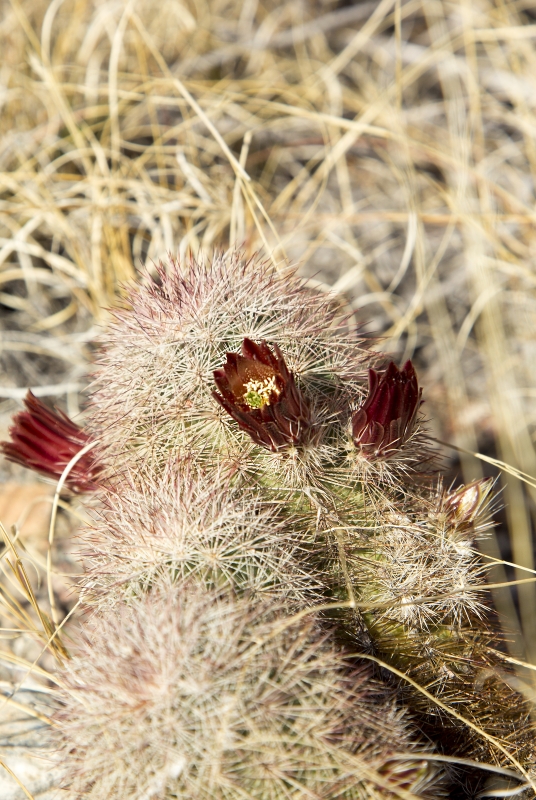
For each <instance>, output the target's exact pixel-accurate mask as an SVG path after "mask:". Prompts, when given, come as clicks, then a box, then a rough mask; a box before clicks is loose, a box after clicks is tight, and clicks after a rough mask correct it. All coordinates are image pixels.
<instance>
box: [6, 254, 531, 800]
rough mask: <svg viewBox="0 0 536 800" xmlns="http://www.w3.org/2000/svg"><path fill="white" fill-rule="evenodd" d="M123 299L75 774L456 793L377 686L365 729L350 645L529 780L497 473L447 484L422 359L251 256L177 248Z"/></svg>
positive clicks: (114, 791)
mask: <svg viewBox="0 0 536 800" xmlns="http://www.w3.org/2000/svg"><path fill="white" fill-rule="evenodd" d="M129 301H130V305H129V308H128V310H121V311H118V312H116V319H115V322H114V323H113V324H112V325H111V326H110V328H109V329H108V330H107V331H106V332H105V333H104V334H103V336H102V339H101V350H100V354H99V356H98V358H97V363H96V366H95V374H94V376H93V377H94V384H93V385H94V389H93V392H92V394H91V396H90V403H89V406H88V410H87V411H88V427H87V431H86V432H85V433H84V436H88V437H93V438H95V439H98V441H99V451H98V459H99V469H100V472H99V491H98V494H97V502H96V503H95V501H93V505H94V511H93V514H94V523H93V525H92V529H91V530H89V531H88V532H87V534H86V547H85V551H86V552H85V555H86V558H87V560H88V571H87V574H86V576H85V578H84V579H83V582H82V596H83V599H84V600H85V602H86V603H87V604H88V605H89V606H91V607H92V608H93V609H94V617H93V618H92V621H91V623H90V624H89V627H88V634H87V638H86V640H85V643H83V644H81V645H80V650H79V655H77V656H76V657H75V659H74V660H73V661H72V662H71V664H70V665H69V666H68V674H69V676H70V677H69V679H68V680H69V686H70V693H67V694H66V695H65V697H64V703H65V707H64V709H63V712H62V717H61V720H62V723H61V727H62V730H63V731H64V733H63V734H62V735H63V736H64V742H65V750H66V752H67V751H68V749H69V747H68V743H69V742H72V743H73V747H75V752H74V753H73V754H72V755H71V756H68V757H67V758H66V783H67V785H68V786H69V787H70V789H69V790H70V791H71V792H74V796H76V797H78V796H81V794H82V793H84V796H90V797H95V798H99V800H100V798H101V797H104V796H106V797H110V798H113V797H118V798H119V797H121V798H125V799H126V798H140V799H141V798H142V797H143V798H149V797H153V796H154V797H162V798H165V800H172V798H179V797H184V798H192V799H193V798H203V797H207V798H209V797H215V798H218V797H222V798H223V797H226V798H231V800H234V798H236V800H239V798H240V799H241V798H246V797H247V798H253V797H254V798H260V800H262V799H263V798H265V797H266V798H270V800H271V799H272V798H273V799H274V800H275V798H278V799H279V798H287V797H288V798H301V797H304V798H305V797H315V798H328V797H329V798H331V797H333V798H335V797H340V798H350V797H351V798H361V797H363V798H368V797H370V798H376V797H392V796H393V797H396V796H398V797H406V798H409V797H428V796H430V797H439V796H440V792H441V791H442V790H441V788H440V784H434V788H430V787H431V785H432V784H430V781H431V780H432V777H431V776H432V772H430V770H429V769H428V768H427V769H424V768H423V769H424V771H423V772H422V773H419V774H417V772H418V770H417V772H416V771H415V770H416V767H415V762H414V757H413V755H411V753H413V752H417V751H416V750H415V747H416V746H417V745H416V744H415V742H416V741H417V739H416V738H415V737H416V736H417V734H416V732H415V728H412V727H411V726H408V727H406V729H405V732H404V731H402V730H401V729H399V728H397V733H396V736H397V737H402V738H401V741H402V740H404V741H407V744H405V745H404V748H403V749H404V751H405V752H406V753H407V754H408V761H407V763H404V762H403V759H402V762H401V766H399V768H398V770H397V771H396V770H395V772H396V774H397V775H398V776H399V778H400V776H402V775H406V776H407V780H406V778H404V779H402V778H400V780H399V783H398V784H397V783H396V780H395V779H394V777H392V776H393V775H394V774H395V773H393V772H392V771H391V766H389V765H390V764H391V762H390V761H389V758H390V756H389V753H392V741H393V738H392V735H391V734H389V733H388V730H389V726H390V725H391V723H390V722H389V720H390V719H391V720H398V721H396V722H393V723H392V724H393V725H394V726H395V728H396V726H397V725H399V720H400V718H399V717H397V716H396V714H395V716H394V717H392V716H391V717H390V716H389V715H390V714H392V713H393V712H391V711H388V709H387V707H386V705H385V702H383V701H382V700H381V699H379V698H378V699H377V700H374V699H371V700H370V702H369V700H367V703H369V705H368V706H367V708H368V709H369V710H368V711H367V714H365V715H364V716H362V719H366V720H367V723H366V724H367V725H369V726H370V727H369V730H370V735H369V734H367V735H368V737H369V738H368V739H367V741H368V744H367V743H366V742H365V740H364V739H363V736H362V735H361V732H360V729H359V727H358V728H356V727H355V724H356V721H357V720H358V719H359V718H360V715H362V714H364V712H362V706H361V705H360V703H361V702H362V700H363V698H364V697H365V695H367V697H370V698H374V697H375V696H376V695H374V690H372V689H371V688H370V691H371V692H372V694H367V692H369V688H367V689H365V684H366V685H367V686H368V683H367V681H368V680H369V678H368V677H364V676H368V675H369V673H368V672H367V671H365V672H359V675H358V673H356V672H355V668H354V666H355V663H356V662H355V659H356V658H358V656H359V654H361V655H362V656H363V657H370V656H371V654H372V657H373V658H374V657H376V658H378V659H379V660H380V661H381V662H382V663H383V664H386V665H387V666H389V667H390V668H391V669H392V671H394V672H395V673H396V674H397V675H399V676H402V677H403V676H406V678H407V681H406V682H404V681H401V683H400V684H399V685H398V688H397V690H396V691H397V697H398V702H399V703H402V705H406V706H408V707H409V708H411V710H412V714H413V715H414V719H415V720H416V722H417V728H420V729H421V730H425V731H426V733H427V735H428V736H429V737H430V738H431V739H432V740H434V741H435V744H436V746H437V747H438V748H439V749H440V750H441V751H443V752H447V753H450V754H451V755H454V756H456V755H459V756H464V757H466V758H469V759H473V760H475V759H476V760H483V759H485V760H489V761H491V762H493V763H495V764H502V765H506V766H511V765H512V762H513V763H514V765H515V766H516V767H517V768H518V769H520V770H521V772H520V774H521V773H522V775H523V779H524V780H528V781H530V780H534V774H533V771H534V763H535V760H536V736H535V729H534V722H533V721H532V716H531V706H530V703H529V702H528V700H526V699H524V697H523V696H522V695H520V694H518V693H517V692H516V691H515V681H514V678H513V676H512V674H511V673H510V672H509V671H508V670H507V669H506V668H505V663H504V662H502V661H501V659H500V656H499V655H497V653H496V641H495V640H496V637H495V636H494V633H493V630H492V625H491V623H490V622H489V621H488V611H487V603H488V599H487V597H486V592H485V572H486V570H485V568H484V566H483V564H482V562H481V560H480V558H479V556H478V555H477V552H476V551H475V549H474V544H475V540H476V538H477V537H478V536H481V535H485V532H486V530H487V528H488V527H489V524H490V514H489V503H490V500H491V493H492V486H491V483H490V482H489V481H488V482H485V481H484V482H482V481H480V482H474V483H472V484H469V485H468V486H465V487H461V488H459V489H457V490H455V491H444V489H443V488H442V486H441V483H438V477H437V471H436V470H435V469H434V468H433V457H432V455H431V446H430V443H429V442H428V440H427V436H426V431H425V429H424V428H423V425H422V422H421V420H420V418H419V407H420V403H421V394H422V389H420V388H419V386H418V381H417V376H416V373H415V369H414V367H413V365H412V363H411V362H410V361H408V362H407V363H406V364H405V365H404V366H403V368H402V369H398V367H396V365H395V364H394V363H393V362H390V363H386V361H385V360H384V359H382V358H381V357H380V356H378V355H376V354H373V353H371V352H370V351H369V350H368V349H367V348H366V346H365V343H364V341H362V340H360V339H359V337H358V336H357V335H356V334H355V332H354V331H353V330H352V328H351V327H349V325H348V320H347V319H345V318H344V317H343V316H342V314H341V312H340V309H339V306H338V305H337V302H336V300H335V299H334V298H329V297H328V298H326V297H321V296H320V295H318V294H316V293H314V292H313V291H311V290H310V289H308V288H307V287H306V286H305V285H304V284H303V283H302V281H301V280H300V279H299V278H298V277H297V276H296V274H295V273H292V272H288V271H287V272H281V273H278V272H276V271H275V270H274V269H273V268H272V267H271V266H269V265H268V264H266V263H263V262H261V261H259V260H257V259H252V260H249V261H246V260H244V259H243V258H242V257H241V255H240V254H239V253H233V252H232V253H228V254H225V255H218V256H215V257H214V258H213V259H212V260H209V259H208V258H206V259H204V260H203V259H201V261H199V262H195V261H191V262H188V263H186V264H180V263H178V262H177V261H173V260H172V261H170V263H168V264H166V265H160V267H159V268H158V275H157V277H156V278H155V279H152V278H150V277H149V276H146V278H145V280H144V282H143V283H141V284H140V285H139V286H138V287H136V288H135V289H133V290H132V291H131V295H130V298H129ZM367 375H368V386H367ZM16 446H17V442H16V441H15V440H14V442H13V445H7V447H8V448H9V447H11V448H13V447H16ZM5 447H6V446H5ZM9 452H10V453H11V452H12V450H10V451H9ZM162 586H165V587H167V588H166V590H165V591H164V590H163V589H162ZM312 608H323V609H324V611H323V612H319V611H317V612H316V613H315V614H312V611H311V609H312ZM268 609H270V610H268ZM298 623H299V624H298ZM278 625H279V627H278ZM274 626H275V627H274ZM224 629H225V630H226V631H227V633H225V632H224ZM269 630H271V631H272V633H266V631H269ZM114 642H118V643H119V644H118V646H116V645H115V644H112V643H114ZM348 648H349V649H348ZM344 652H346V653H347V655H346V656H345V655H344ZM348 653H351V654H352V656H351V658H350V657H349V656H348ZM247 654H251V658H250V656H249V655H247ZM328 662H329V669H328V668H327V665H328ZM206 664H210V665H211V667H210V669H208V668H207V667H206ZM352 664H353V665H354V666H352ZM123 665H124V668H125V669H126V670H127V672H128V670H131V671H132V670H133V671H134V672H133V680H132V683H131V684H130V683H128V682H126V683H125V681H124V679H123V678H122V677H121V675H122V670H123ZM207 669H208V671H207ZM326 669H327V671H326ZM129 674H130V673H129ZM382 676H383V678H385V674H384V673H382ZM349 682H350V683H349ZM352 682H353V683H352ZM350 684H352V686H353V688H352V689H351V691H349V693H348V687H349V686H350ZM475 686H478V687H479V688H478V690H475ZM345 687H346V688H345ZM359 687H362V688H359ZM419 688H420V689H421V690H422V691H419ZM362 691H363V692H364V694H360V692H362ZM84 697H87V698H89V699H88V700H87V702H84V701H83V698H84ZM265 703H267V705H266V706H265V705H263V704H265ZM210 704H213V708H214V715H213V718H212V717H211V718H210V719H209V717H208V711H207V709H208V708H209V706H210ZM352 708H353V712H352V711H351V709H352ZM308 714H309V717H308V722H307V715H308ZM86 721H87V725H86ZM103 731H108V737H109V741H108V742H107V740H106V736H105V735H101V734H102V732H103ZM393 731H394V728H393ZM445 734H447V735H445ZM404 737H406V739H404ZM408 737H413V744H410V741H409V739H408ZM417 738H418V737H417ZM417 750H418V747H417ZM136 754H140V756H139V758H138V755H136ZM365 763H367V764H368V767H367V769H368V770H369V771H368V772H367V769H365V766H364V764H365ZM427 763H428V762H427ZM127 765H128V769H127ZM531 776H532V777H531ZM397 780H398V779H397ZM151 787H152V788H151ZM533 788H534V789H535V791H536V784H535V785H534V787H533ZM151 792H152V794H151ZM404 792H405V794H404ZM430 792H431V794H430ZM77 793H78V794H77ZM88 793H89V795H88Z"/></svg>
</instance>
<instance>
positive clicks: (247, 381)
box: [213, 339, 311, 453]
mask: <svg viewBox="0 0 536 800" xmlns="http://www.w3.org/2000/svg"><path fill="white" fill-rule="evenodd" d="M214 380H215V382H216V386H217V387H218V389H219V392H220V393H218V392H213V395H214V397H215V398H216V400H217V401H218V403H219V404H220V405H221V406H223V408H224V409H225V410H226V411H227V413H228V414H230V415H231V417H232V418H233V419H234V420H236V422H238V424H239V425H240V427H241V428H242V430H244V431H246V432H247V433H249V435H250V436H251V438H252V439H253V441H254V442H256V444H259V445H261V446H263V447H267V448H268V449H269V450H272V451H273V452H274V453H275V452H277V451H279V450H282V449H284V448H286V447H290V446H291V445H295V444H300V443H303V442H304V439H305V436H306V434H307V432H308V430H309V429H310V427H311V414H310V409H309V404H308V403H307V400H306V399H305V398H304V396H303V395H302V393H301V392H300V390H299V389H298V387H297V386H296V383H295V381H294V376H293V374H292V373H291V372H289V370H288V368H287V365H286V364H285V360H284V358H283V356H282V354H281V351H280V349H279V347H278V346H277V345H274V347H273V352H272V351H271V350H270V348H269V347H268V345H267V344H266V342H265V341H262V342H261V343H260V344H255V342H252V341H251V339H244V341H243V342H242V355H240V354H238V353H227V363H226V364H225V365H224V366H223V367H222V368H221V369H217V370H215V372H214Z"/></svg>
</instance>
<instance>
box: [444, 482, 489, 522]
mask: <svg viewBox="0 0 536 800" xmlns="http://www.w3.org/2000/svg"><path fill="white" fill-rule="evenodd" d="M492 486H493V478H484V479H480V480H477V481H472V483H468V484H467V485H466V486H460V488H459V489H456V491H454V492H449V493H448V494H446V495H444V496H443V499H442V511H443V512H444V513H445V514H446V516H447V517H448V518H449V519H451V520H452V522H454V524H456V525H471V524H472V523H473V522H474V521H475V519H476V518H477V517H478V516H479V514H480V513H481V512H482V510H483V508H484V507H485V505H486V501H487V499H488V496H489V493H490V492H491V489H492Z"/></svg>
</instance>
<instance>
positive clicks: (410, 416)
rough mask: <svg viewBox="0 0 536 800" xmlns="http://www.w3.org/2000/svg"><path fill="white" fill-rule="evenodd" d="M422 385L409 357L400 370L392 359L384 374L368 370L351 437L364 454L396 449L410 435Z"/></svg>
mask: <svg viewBox="0 0 536 800" xmlns="http://www.w3.org/2000/svg"><path fill="white" fill-rule="evenodd" d="M421 394H422V389H419V385H418V382H417V375H416V374H415V369H414V368H413V364H412V363H411V361H406V363H405V364H404V366H403V367H402V369H401V370H399V369H398V367H397V366H396V364H395V363H394V361H391V362H390V364H389V365H388V367H387V369H386V370H385V372H384V373H383V374H379V373H378V372H376V370H374V369H371V370H369V393H368V396H367V398H366V400H365V402H364V403H363V404H362V405H361V406H360V407H359V408H358V409H357V410H356V411H354V413H353V414H352V438H353V441H354V444H355V446H356V447H357V448H358V449H359V450H360V451H361V452H362V453H363V455H365V456H366V457H367V458H377V457H383V458H388V457H389V456H391V455H393V454H394V453H396V451H397V450H399V449H400V447H402V445H403V444H405V442H407V440H408V439H409V438H410V436H411V434H412V432H413V429H414V427H415V419H416V417H417V411H418V409H419V406H420V404H421Z"/></svg>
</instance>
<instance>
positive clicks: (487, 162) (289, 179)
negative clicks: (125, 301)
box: [0, 0, 536, 684]
mask: <svg viewBox="0 0 536 800" xmlns="http://www.w3.org/2000/svg"><path fill="white" fill-rule="evenodd" d="M535 41H536V14H535V13H534V3H533V2H532V0H513V1H512V2H507V0H494V2H492V0H452V2H448V0H447V1H446V2H445V1H444V0H443V1H442V2H439V0H437V1H434V0H409V2H404V0H379V1H378V2H376V1H374V2H358V3H354V4H352V5H349V6H345V7H340V8H338V7H337V3H333V2H322V0H317V2H313V1H312V0H303V2H298V0H289V2H286V3H278V2H274V1H273V0H272V2H270V0H267V1H264V0H261V1H260V2H255V0H245V2H241V3H237V2H233V0H229V2H223V0H221V1H220V0H207V2H204V3H202V2H195V3H194V2H187V1H186V0H184V1H183V2H179V0H161V2H160V3H159V4H158V6H155V4H154V3H152V2H149V0H131V1H130V2H127V1H126V0H117V2H113V1H112V0H108V1H106V0H105V1H104V2H98V0H77V2H73V0H65V2H62V1H61V0H53V2H51V3H49V2H48V0H0V109H1V114H0V304H1V305H0V315H1V323H0V345H1V350H2V356H1V358H2V362H1V367H2V369H3V377H2V381H1V388H0V415H1V421H0V428H2V433H3V434H5V428H6V427H7V423H8V419H9V416H10V414H11V413H12V412H13V411H14V410H15V409H16V408H17V401H18V400H20V398H21V397H22V396H23V395H24V393H25V391H26V387H27V386H32V387H33V388H34V391H35V392H36V394H39V395H41V396H49V397H50V398H51V399H56V398H58V399H59V400H60V402H65V403H66V407H67V409H68V410H69V412H70V413H72V414H74V413H76V412H77V410H78V409H79V402H80V392H81V391H83V388H84V385H85V378H84V375H85V372H86V370H87V365H88V363H89V361H90V359H91V353H90V350H91V347H90V345H89V344H88V343H90V342H91V341H92V339H93V338H94V335H95V328H96V324H98V323H102V322H104V321H105V320H106V317H107V314H106V311H105V309H106V307H109V306H111V305H114V304H116V303H117V302H120V297H121V295H122V288H121V287H122V285H123V284H124V283H126V282H128V281H130V280H132V279H133V278H134V277H135V275H136V273H137V270H138V268H139V266H140V265H141V263H142V262H144V261H146V260H148V259H149V260H151V259H153V260H158V259H159V258H160V257H162V256H164V255H165V254H166V253H167V252H171V253H174V254H176V253H178V254H179V255H180V256H181V257H182V256H184V255H185V254H187V253H188V252H193V253H194V254H195V253H197V252H198V251H199V250H200V249H203V250H209V251H210V250H211V249H212V248H224V249H225V248H227V247H228V246H229V245H230V244H237V243H238V244H243V247H244V249H245V251H246V252H248V253H251V252H253V251H254V250H256V249H258V248H264V249H265V251H266V252H267V254H269V255H270V257H271V258H272V259H273V260H274V261H275V262H277V263H279V262H281V263H282V262H283V260H284V259H285V258H288V259H290V260H291V261H293V262H295V263H298V264H299V265H300V269H301V271H302V274H304V275H306V276H308V277H310V278H311V282H312V283H314V285H316V286H317V287H318V288H319V290H320V291H329V290H331V289H335V290H336V291H338V292H341V293H342V294H343V296H344V303H345V304H346V305H347V306H350V307H351V308H352V309H353V310H354V311H355V314H356V319H357V320H358V321H359V323H361V324H363V325H364V326H365V329H366V330H367V331H369V332H371V333H372V332H381V333H382V334H383V335H384V337H385V339H384V340H383V341H382V342H380V343H379V345H378V346H379V347H381V348H382V349H384V350H385V349H387V350H388V351H390V352H392V353H393V354H395V355H396V358H397V359H398V360H400V361H402V360H403V359H406V358H412V359H414V361H415V363H416V366H417V369H418V371H419V375H420V378H421V383H422V385H423V387H424V397H425V398H426V405H425V409H426V410H427V413H428V415H429V416H430V417H431V418H432V423H431V425H432V430H433V431H434V433H435V434H436V436H437V438H438V439H440V440H442V441H446V442H448V443H450V444H451V445H452V446H456V447H458V448H459V450H458V451H457V452H458V454H459V458H460V468H461V471H462V473H463V477H464V479H465V480H466V481H468V480H471V479H473V478H475V477H478V476H479V475H480V474H482V471H483V469H484V464H485V463H486V462H488V463H490V462H491V463H492V465H493V468H494V469H495V468H498V470H499V471H500V474H501V479H500V480H501V485H502V487H503V499H504V504H505V509H506V512H505V526H506V528H507V533H508V537H507V538H508V543H509V555H508V557H507V558H506V560H507V561H510V562H512V563H516V564H519V565H520V568H519V569H517V570H514V572H510V573H508V576H509V577H510V578H516V579H518V580H520V579H523V578H526V577H527V575H528V574H529V573H528V572H527V570H529V571H530V570H533V569H534V567H535V564H534V546H533V544H534V533H533V530H534V503H535V501H536V488H535V485H534V484H535V476H536V453H535V447H534V444H535V434H536V410H535V408H536V406H535V402H536V379H535V373H536V370H535V367H536V344H535V338H536V337H535V331H536V269H535V267H536V233H535V231H536V227H535V223H536V210H535V172H536V146H535V144H534V136H535V132H536V102H535V100H534V98H535V97H536V50H535ZM2 438H5V436H4V435H3V436H2ZM454 452H455V451H454V450H446V449H445V453H446V455H448V456H452V455H453V453H454ZM474 454H480V455H477V456H475V455H474ZM482 456H483V457H484V460H483V459H482ZM505 465H506V466H505ZM487 468H488V467H486V469H487ZM16 474H17V475H18V474H20V473H16ZM531 517H532V518H531ZM505 544H506V537H503V541H502V546H503V551H504V547H505ZM483 548H484V549H485V553H486V555H487V556H488V557H489V559H491V560H493V559H499V561H500V559H501V553H500V551H499V546H498V541H497V539H495V538H490V539H488V540H487V541H486V542H485V543H484V544H483ZM502 557H503V558H504V552H503V555H502ZM499 561H496V562H495V563H497V566H496V567H495V569H494V571H493V573H492V576H491V580H492V581H493V582H494V584H501V583H503V582H504V581H505V580H506V578H507V573H506V572H505V571H504V567H503V565H501V564H500V563H499ZM521 567H522V568H523V569H521ZM494 599H495V603H496V606H497V608H498V609H499V611H500V613H501V615H502V621H503V624H504V626H505V629H506V630H507V631H508V633H509V647H510V658H511V659H513V660H514V661H515V662H516V663H517V662H524V661H528V662H532V663H534V662H536V613H535V609H536V587H535V585H534V583H524V584H521V585H519V586H518V587H517V606H516V604H515V603H514V597H513V595H512V593H511V590H510V589H508V588H497V589H495V590H494ZM520 670H521V673H520V675H521V676H522V678H523V680H524V681H525V682H527V684H529V683H530V681H531V676H532V678H534V671H533V670H532V671H529V670H528V669H525V668H523V667H520Z"/></svg>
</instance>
